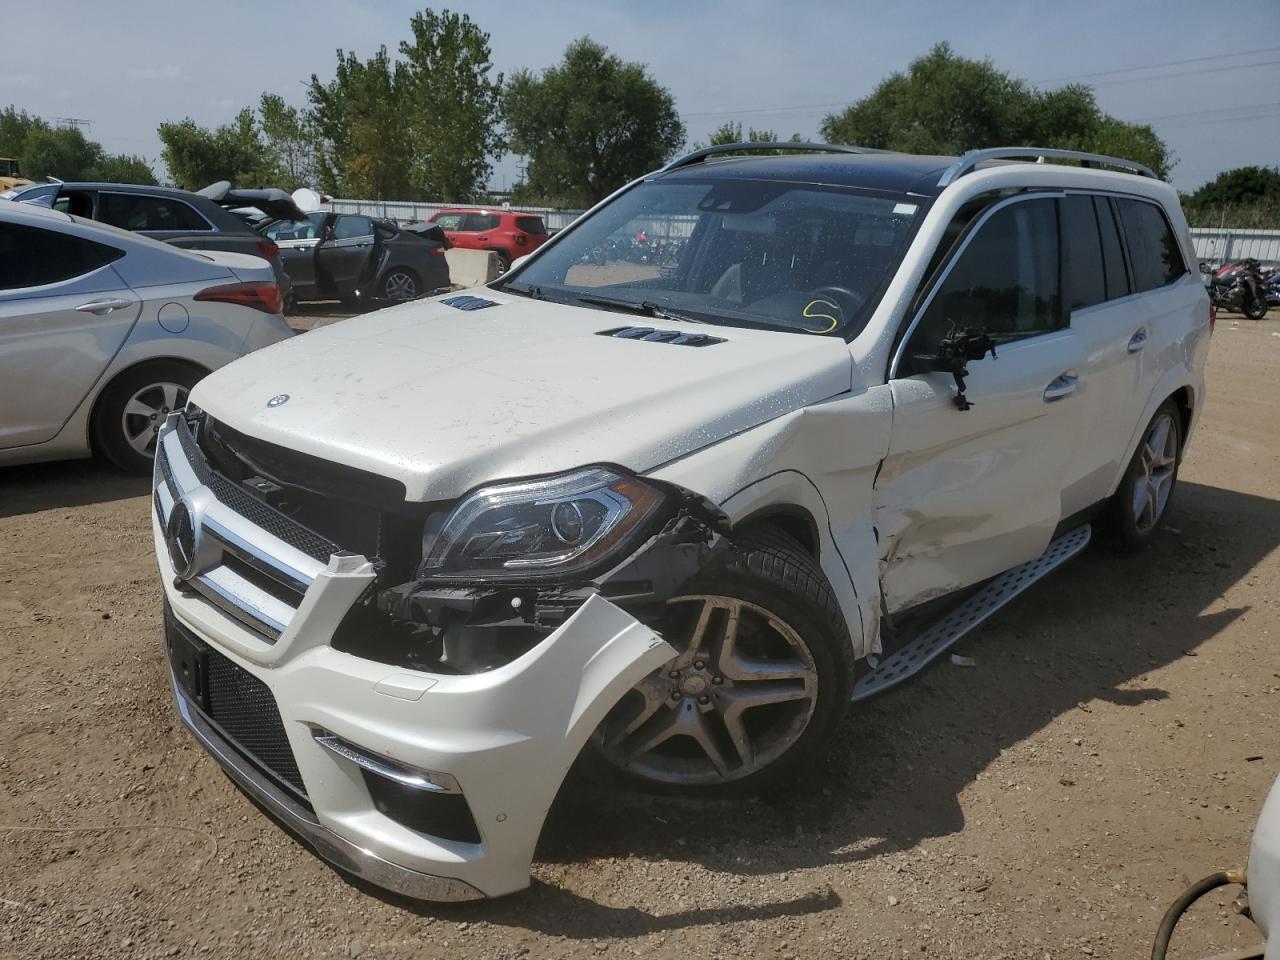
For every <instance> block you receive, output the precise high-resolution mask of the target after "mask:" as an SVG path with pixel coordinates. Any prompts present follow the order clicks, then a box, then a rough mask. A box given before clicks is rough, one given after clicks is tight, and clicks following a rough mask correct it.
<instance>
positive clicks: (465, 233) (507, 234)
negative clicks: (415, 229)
mask: <svg viewBox="0 0 1280 960" xmlns="http://www.w3.org/2000/svg"><path fill="white" fill-rule="evenodd" d="M429 222H430V223H435V224H438V225H439V226H440V227H442V228H443V229H444V234H445V236H446V237H448V238H449V242H450V243H452V244H453V245H454V246H455V247H460V248H461V249H463V250H492V251H493V252H494V253H496V254H497V255H498V260H499V261H500V266H501V268H502V269H503V270H504V271H505V270H509V269H510V268H511V263H512V261H514V260H516V259H517V258H519V257H523V256H524V255H525V254H527V253H533V251H534V250H537V249H538V247H540V246H542V245H543V244H544V243H546V242H547V227H546V224H544V223H543V222H542V218H541V217H539V216H535V215H534V214H531V213H517V212H514V211H511V210H440V211H438V212H437V213H435V214H433V215H432V217H431V219H430V221H429Z"/></svg>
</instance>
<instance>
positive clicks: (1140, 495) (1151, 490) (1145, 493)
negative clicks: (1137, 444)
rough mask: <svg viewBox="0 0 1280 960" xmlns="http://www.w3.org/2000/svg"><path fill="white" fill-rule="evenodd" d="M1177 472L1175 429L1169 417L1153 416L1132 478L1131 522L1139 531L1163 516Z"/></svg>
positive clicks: (1150, 525) (1149, 527)
mask: <svg viewBox="0 0 1280 960" xmlns="http://www.w3.org/2000/svg"><path fill="white" fill-rule="evenodd" d="M1177 469H1178V430H1177V427H1176V426H1175V425H1174V422H1173V417H1172V416H1171V415H1170V414H1167V413H1166V414H1164V415H1163V416H1160V417H1157V418H1156V420H1155V422H1154V423H1152V424H1151V429H1150V430H1148V431H1147V435H1146V437H1144V438H1143V441H1142V447H1141V449H1140V450H1139V451H1138V473H1137V475H1136V476H1135V477H1134V478H1133V521H1134V525H1135V526H1136V527H1137V528H1138V530H1139V531H1140V532H1145V531H1147V530H1150V529H1151V528H1152V527H1154V526H1155V525H1156V523H1157V522H1158V521H1159V520H1160V517H1161V516H1162V515H1163V514H1164V508H1165V507H1166V506H1168V503H1169V494H1170V493H1172V492H1173V479H1174V475H1175V473H1176V472H1177Z"/></svg>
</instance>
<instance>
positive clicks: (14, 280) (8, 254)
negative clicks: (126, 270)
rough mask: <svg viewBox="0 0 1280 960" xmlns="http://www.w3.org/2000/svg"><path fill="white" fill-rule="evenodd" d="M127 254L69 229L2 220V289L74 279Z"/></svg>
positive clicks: (0, 280) (0, 278) (0, 229)
mask: <svg viewBox="0 0 1280 960" xmlns="http://www.w3.org/2000/svg"><path fill="white" fill-rule="evenodd" d="M123 256H124V251H123V250H118V249H116V248H115V247H110V246H107V245H106V244H105V243H95V242H93V241H92V240H86V239H84V238H83V237H77V236H73V235H72V234H69V233H59V232H58V231H56V230H42V229H40V228H39V227H28V226H24V225H20V224H16V223H0V290H20V289H22V288H24V287H41V286H44V285H46V284H50V283H59V282H61V281H63V280H71V279H73V278H75V277H79V276H83V275H84V274H86V273H92V272H93V271H94V270H97V269H98V268H99V267H103V266H106V265H107V264H108V263H111V262H112V261H113V260H119V259H120V258H121V257H123ZM121 286H123V284H121Z"/></svg>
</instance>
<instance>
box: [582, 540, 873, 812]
mask: <svg viewBox="0 0 1280 960" xmlns="http://www.w3.org/2000/svg"><path fill="white" fill-rule="evenodd" d="M735 546H736V547H737V556H736V558H735V559H734V560H733V561H732V562H731V563H730V564H729V565H728V566H727V567H724V568H721V569H720V570H717V571H715V572H712V573H708V574H700V575H699V576H696V577H694V578H693V579H692V580H690V581H689V582H688V583H687V584H686V585H685V586H684V588H683V589H682V590H681V596H680V597H677V598H674V599H673V600H672V601H671V603H669V604H668V610H669V611H671V610H673V609H678V608H679V607H680V606H681V605H682V604H685V603H689V602H694V603H699V602H702V601H697V600H693V599H692V598H697V597H704V596H708V597H714V598H717V600H716V602H719V601H720V600H723V601H724V602H725V603H726V604H738V605H740V606H739V607H737V608H736V609H739V610H741V609H746V610H748V611H750V613H749V617H750V618H751V619H755V620H759V621H764V622H768V621H769V619H770V618H772V620H773V622H775V623H777V624H780V625H781V626H783V627H785V628H788V634H787V635H788V636H792V637H794V638H797V639H799V640H800V641H802V643H803V646H804V648H805V653H806V654H807V656H808V659H809V664H807V666H809V667H810V670H809V671H808V672H809V673H810V677H809V679H806V680H804V681H794V682H802V683H803V684H804V685H805V688H806V690H811V689H812V688H811V687H810V684H811V683H813V684H816V696H813V697H812V698H811V699H806V700H804V701H803V703H802V702H801V701H795V702H792V703H787V704H782V705H781V707H782V708H784V709H785V710H789V711H792V712H791V715H790V716H791V719H789V718H787V715H786V714H781V719H780V720H778V721H774V720H773V719H772V716H773V715H770V716H769V717H767V718H766V723H765V724H764V725H756V727H755V729H756V730H763V731H764V735H763V736H761V737H760V738H759V741H757V740H756V739H755V737H754V731H753V739H752V748H753V749H752V752H753V753H757V751H756V749H755V748H756V744H757V742H758V743H761V744H766V745H767V746H766V749H763V750H760V751H759V752H758V753H757V756H758V757H770V759H768V760H767V762H761V763H760V764H759V765H758V766H753V765H748V764H745V763H742V764H739V765H738V766H737V768H735V769H732V770H730V771H728V772H727V773H722V772H719V771H713V770H711V767H710V764H709V763H708V764H706V765H705V770H704V771H701V772H698V773H695V774H692V775H685V774H684V772H683V771H680V772H672V771H671V770H670V769H665V768H662V765H663V764H665V763H671V762H673V761H671V760H670V759H669V758H667V757H654V754H651V753H646V754H645V755H644V756H643V757H642V758H639V759H640V761H641V763H640V764H639V767H638V766H637V763H636V758H632V761H631V762H630V763H627V762H625V761H624V760H623V759H622V757H623V755H624V754H625V753H626V750H627V746H626V743H625V742H624V744H622V745H621V746H620V745H619V744H618V743H616V742H614V738H615V737H616V736H617V735H618V733H619V731H620V730H624V729H626V726H627V724H628V723H629V722H630V721H633V720H634V719H635V717H636V716H638V715H639V714H638V713H636V711H637V708H638V707H639V703H640V701H644V702H646V703H655V702H658V700H659V699H660V698H659V697H658V696H656V694H655V693H654V691H653V689H652V688H649V695H650V696H652V698H653V699H646V694H645V693H644V692H642V688H644V687H645V684H646V683H647V684H653V685H662V684H665V685H667V686H669V687H672V688H675V687H678V686H680V685H681V683H682V682H687V680H686V681H672V680H671V679H670V674H671V668H672V666H673V665H675V664H677V663H679V661H680V658H679V657H677V659H676V660H674V661H672V662H671V663H668V664H664V665H663V666H662V667H661V668H659V669H658V670H657V671H655V672H654V673H653V674H651V675H650V676H649V677H647V678H646V680H645V681H644V682H642V684H639V685H637V687H636V688H634V689H633V690H632V691H630V692H629V693H628V694H627V695H626V696H624V697H623V699H622V700H621V701H619V703H618V704H617V706H615V707H614V710H613V711H611V712H610V714H609V716H608V717H607V718H606V720H605V722H604V723H603V724H601V726H600V728H599V729H598V730H597V731H596V732H595V734H594V735H593V737H592V741H591V746H590V748H589V754H590V756H589V757H588V759H587V765H588V769H590V770H592V771H595V772H599V773H600V774H601V775H603V776H611V777H618V776H620V777H622V778H623V779H625V780H627V781H629V782H631V783H633V784H637V785H639V786H642V787H644V788H646V789H650V790H655V791H659V792H664V793H697V794H702V795H708V794H711V795H720V796H733V795H741V794H748V793H753V792H757V791H759V790H761V789H764V788H767V787H770V786H773V785H775V784H777V783H779V782H780V781H781V780H783V779H784V778H790V777H792V776H793V775H794V774H795V773H796V771H797V770H799V769H800V768H802V767H804V766H805V765H807V764H808V763H810V762H811V761H813V760H814V759H815V758H816V757H817V756H818V755H819V754H820V753H821V751H822V750H823V748H824V747H825V746H826V744H827V743H828V742H829V741H830V739H831V737H832V734H833V733H834V731H835V729H836V727H837V726H838V725H839V724H840V721H841V719H842V718H843V717H844V713H845V710H846V708H847V707H848V705H849V698H850V696H851V693H852V687H853V675H854V657H853V647H852V643H851V641H850V638H849V631H848V628H847V627H846V625H845V621H844V616H843V614H842V613H841V611H840V606H839V604H838V603H837V601H836V598H835V595H834V593H832V590H831V586H830V584H829V583H828V582H827V579H826V577H825V576H824V575H823V573H822V570H821V568H820V567H819V566H818V564H817V562H816V561H815V560H814V559H813V558H812V557H811V556H810V555H809V554H808V553H806V552H805V551H804V549H803V548H802V547H801V546H800V544H799V543H797V542H796V541H795V540H794V539H792V538H791V537H789V536H787V535H786V534H784V533H782V532H781V531H778V530H776V529H774V528H772V527H766V526H760V527H755V528H753V529H749V530H746V531H744V532H743V533H741V534H740V535H738V536H736V537H735ZM681 598H687V599H684V600H682V599H681ZM668 616H669V617H670V616H671V614H668ZM742 617H743V622H744V623H745V622H746V621H747V620H748V618H749V617H748V614H743V615H742ZM653 626H655V627H656V628H658V629H664V628H666V629H667V630H668V633H667V636H668V638H669V639H670V640H671V641H672V645H673V646H676V647H677V649H678V650H681V649H683V648H684V647H687V646H688V643H687V641H688V638H689V635H690V634H691V633H692V632H694V631H692V630H688V629H686V630H685V631H684V632H683V635H682V636H677V633H678V632H680V631H678V630H676V629H672V627H673V624H672V622H671V621H670V620H668V621H667V622H666V623H664V624H661V625H659V624H654V625H653ZM757 629H758V630H762V632H767V630H765V629H764V628H760V627H759V625H758V624H757ZM751 639H754V638H752V637H751V636H750V635H749V634H747V635H745V636H744V637H743V639H742V640H741V641H740V644H742V645H745V643H746V642H747V641H748V640H751ZM682 641H684V642H683V644H682ZM708 649H709V650H711V651H712V652H711V655H710V656H707V657H703V658H700V660H702V661H704V662H705V664H706V669H707V671H709V672H712V673H714V672H716V671H718V670H719V667H720V665H721V663H722V661H719V660H717V655H716V653H715V652H714V641H713V643H712V646H710V647H708ZM757 662H759V661H757ZM694 666H696V662H695V663H690V664H688V668H689V671H690V672H691V673H692V672H693V670H692V668H693V667H694ZM720 682H721V683H722V684H723V685H722V686H719V687H707V688H706V690H707V693H708V694H709V699H711V703H710V704H709V705H708V709H707V710H706V711H704V716H709V717H710V720H709V721H708V722H709V723H712V724H715V723H718V722H719V721H718V720H717V717H718V716H721V715H723V712H724V711H723V709H722V708H723V705H724V703H725V702H731V701H724V700H722V699H719V698H718V696H717V695H724V694H728V695H730V696H732V695H733V694H734V693H735V691H737V690H743V691H746V690H752V691H754V690H758V689H760V688H759V687H758V686H757V685H756V684H753V683H743V682H742V681H741V680H737V681H735V680H733V679H732V678H731V677H729V676H728V675H727V674H726V676H725V677H724V678H722V680H721V681H720ZM769 682H773V681H769ZM662 689H665V688H659V692H661V690H662ZM672 692H674V690H673V691H672ZM667 695H668V696H670V695H671V693H670V692H669V693H668V694H667ZM629 698H630V699H629ZM637 698H638V699H637ZM696 699H697V697H696V691H695V693H694V694H691V695H690V696H689V697H688V698H687V699H684V700H683V701H682V703H683V707H684V708H685V709H688V710H690V711H692V710H696V709H699V708H697V707H696V706H695V705H694V701H695V700H696ZM810 703H811V704H812V709H811V712H809V713H808V714H807V722H804V725H803V729H802V730H800V731H799V732H798V733H796V734H795V735H794V737H793V738H789V739H780V738H779V739H777V740H776V742H773V743H772V745H768V744H769V740H768V737H769V731H770V730H771V729H772V728H773V726H777V727H779V728H784V729H786V730H788V731H792V730H794V729H795V728H796V727H797V725H798V724H799V723H800V722H802V721H801V720H800V719H799V717H800V713H799V711H805V710H808V709H809V704H810ZM662 704H663V705H662V706H661V707H659V708H658V709H659V710H668V709H673V708H672V707H671V706H669V704H668V702H667V701H666V700H665V699H664V700H662ZM639 709H640V710H641V711H643V708H642V707H640V708H639ZM771 709H774V708H773V707H772V706H764V707H762V708H761V710H771ZM744 715H745V716H747V717H751V716H752V715H753V714H752V712H751V711H750V710H748V711H747V712H746V714H744ZM744 715H740V716H744ZM756 716H759V714H758V713H757V714H756ZM652 720H653V721H656V722H657V723H659V724H661V723H663V722H664V721H663V720H662V718H661V716H659V715H658V714H656V713H655V714H654V715H653V718H652ZM647 722H651V721H647ZM611 724H612V726H611ZM746 726H750V725H749V724H748V725H740V726H739V730H744V729H745V728H746ZM642 731H643V728H639V729H638V731H637V732H641V733H642ZM725 736H728V737H729V739H728V740H727V741H726V740H725ZM676 739H681V738H677V737H673V738H672V740H671V741H668V743H672V742H673V741H674V740H676ZM683 739H685V740H689V738H687V737H684V738H683ZM719 742H720V743H722V744H726V755H727V756H728V757H729V758H731V759H733V760H735V761H738V760H740V759H741V754H739V753H737V752H736V748H734V747H733V741H732V735H731V734H722V735H721V736H720V737H719ZM660 746H661V745H660ZM690 750H691V752H692V753H693V754H694V755H695V756H694V757H693V759H692V760H690V761H688V762H689V763H691V764H696V763H697V762H698V760H697V757H696V753H697V749H694V748H692V747H691V748H690ZM651 757H654V759H655V760H656V761H657V762H656V764H651V763H649V762H648V761H649V759H650V758H651ZM674 762H675V763H677V764H679V763H683V762H685V761H684V760H683V759H680V758H677V759H676V760H675V761H674ZM655 767H656V768H657V769H655Z"/></svg>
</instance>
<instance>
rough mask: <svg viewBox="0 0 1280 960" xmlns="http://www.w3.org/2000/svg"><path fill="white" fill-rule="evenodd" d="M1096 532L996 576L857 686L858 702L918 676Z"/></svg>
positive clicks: (1068, 536) (1079, 532)
mask: <svg viewBox="0 0 1280 960" xmlns="http://www.w3.org/2000/svg"><path fill="white" fill-rule="evenodd" d="M1091 534H1092V531H1091V530H1090V527H1089V525H1088V524H1087V523H1086V524H1085V525H1084V526H1082V527H1076V528H1075V529H1074V530H1071V531H1069V532H1067V533H1064V534H1062V536H1060V537H1058V538H1057V539H1056V540H1053V541H1052V542H1051V543H1050V544H1049V546H1048V547H1047V548H1046V549H1045V551H1044V553H1042V554H1040V556H1038V557H1036V558H1035V559H1034V560H1028V561H1027V562H1026V563H1024V564H1022V565H1021V566H1017V567H1014V568H1013V569H1011V570H1006V571H1005V572H1004V573H1002V574H1000V575H999V576H997V577H996V578H995V579H994V580H992V581H991V582H990V583H988V584H987V585H986V586H985V587H983V588H982V589H981V590H979V591H978V592H977V593H975V594H974V595H973V596H971V597H969V599H968V600H965V601H964V602H963V603H961V604H960V605H959V606H958V607H955V608H954V609H953V610H951V612H950V613H948V614H947V615H946V616H945V617H943V618H942V619H941V620H939V621H938V622H937V623H935V624H933V625H932V626H930V627H927V628H925V630H924V631H923V632H922V633H921V634H920V635H919V636H918V637H916V638H915V639H914V640H912V641H911V642H909V643H908V644H907V645H906V646H904V647H902V648H901V649H899V650H895V651H894V652H893V653H891V654H889V656H887V657H885V658H884V659H883V660H881V661H880V664H879V665H878V666H877V667H876V668H875V669H874V670H872V671H871V672H870V673H868V674H867V675H866V676H864V677H863V678H862V679H861V680H859V681H858V682H857V684H855V685H854V688H853V699H854V700H866V699H867V698H868V697H874V696H875V695H876V694H877V693H883V692H884V691H885V690H888V689H889V688H890V687H893V686H897V685H898V684H900V683H902V681H904V680H909V679H911V678H912V677H914V676H915V675H916V674H917V673H919V672H920V671H921V670H923V669H924V668H925V667H927V666H928V665H929V664H930V663H931V662H932V661H933V660H934V659H935V658H937V657H938V656H940V655H942V654H943V653H945V652H946V651H947V650H948V649H949V648H950V647H951V646H952V645H954V644H955V643H956V642H957V641H958V640H960V638H961V637H963V636H964V635H965V634H967V633H968V632H969V631H970V630H972V629H973V628H974V627H976V626H978V624H980V623H983V622H984V621H985V620H986V619H987V618H988V617H990V616H991V615H992V614H993V613H995V612H996V611H997V610H999V609H1000V608H1001V607H1003V606H1004V605H1005V604H1006V603H1008V602H1009V601H1010V600H1012V599H1013V598H1014V597H1016V596H1017V595H1018V594H1020V593H1022V591H1023V590H1026V589H1027V588H1028V587H1030V586H1031V585H1032V584H1033V583H1035V582H1036V581H1037V580H1039V579H1040V578H1041V577H1043V576H1044V575H1045V574H1047V573H1050V572H1051V571H1053V570H1055V569H1057V568H1058V567H1060V566H1062V564H1064V563H1066V562H1067V561H1068V560H1070V559H1071V558H1072V557H1074V556H1075V555H1076V554H1077V553H1079V552H1080V551H1081V550H1083V549H1084V548H1085V547H1086V546H1088V545H1089V537H1090V536H1091Z"/></svg>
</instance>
